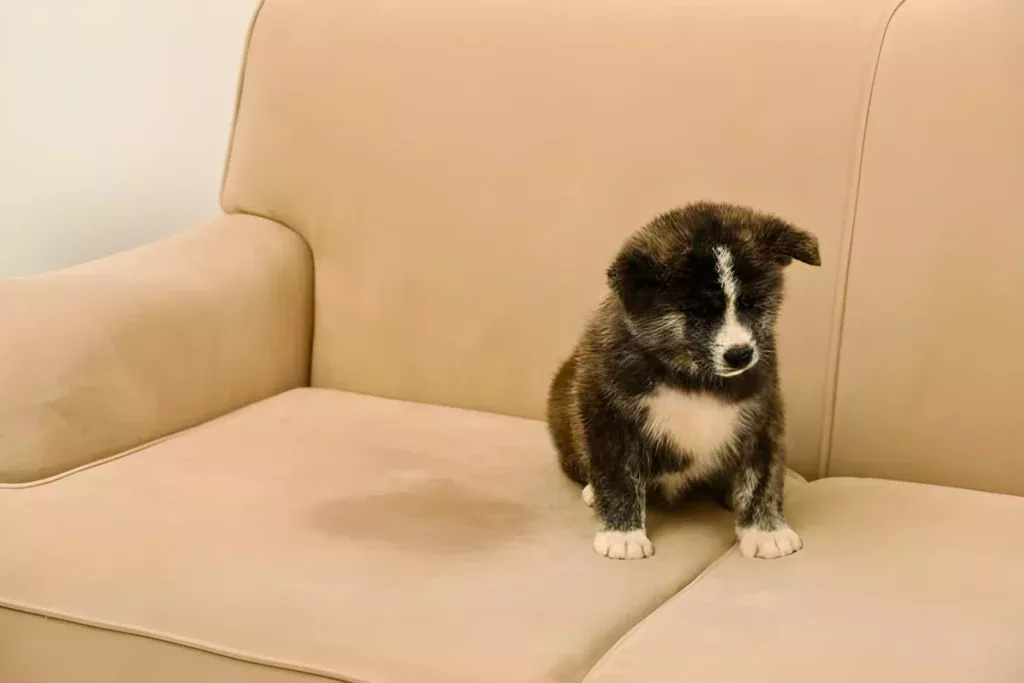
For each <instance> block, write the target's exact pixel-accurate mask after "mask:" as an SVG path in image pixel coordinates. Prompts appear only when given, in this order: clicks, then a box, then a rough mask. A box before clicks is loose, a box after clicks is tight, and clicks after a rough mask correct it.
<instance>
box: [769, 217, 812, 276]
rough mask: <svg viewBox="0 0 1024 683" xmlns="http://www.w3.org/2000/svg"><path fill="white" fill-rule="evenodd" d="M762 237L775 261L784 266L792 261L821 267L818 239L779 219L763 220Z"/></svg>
mask: <svg viewBox="0 0 1024 683" xmlns="http://www.w3.org/2000/svg"><path fill="white" fill-rule="evenodd" d="M764 237H765V241H766V242H767V244H768V248H769V249H770V250H771V252H772V254H774V256H775V258H776V260H778V262H779V263H781V264H782V265H784V266H788V265H789V264H790V262H791V261H792V260H793V259H796V260H797V261H800V262H801V263H806V264H807V265H810V266H820V265H821V254H820V253H819V252H818V238H817V237H815V236H814V235H812V234H811V233H809V232H806V231H804V230H801V229H800V228H797V227H794V226H793V225H791V224H789V223H787V222H786V221H784V220H782V219H781V218H777V217H775V216H768V217H767V218H766V219H765V222H764Z"/></svg>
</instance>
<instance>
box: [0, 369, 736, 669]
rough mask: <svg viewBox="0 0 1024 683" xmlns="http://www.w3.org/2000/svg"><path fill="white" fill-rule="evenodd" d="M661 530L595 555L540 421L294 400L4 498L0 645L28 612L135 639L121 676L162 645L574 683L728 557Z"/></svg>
mask: <svg viewBox="0 0 1024 683" xmlns="http://www.w3.org/2000/svg"><path fill="white" fill-rule="evenodd" d="M650 525H651V530H652V537H653V539H654V541H655V543H656V545H657V555H656V556H655V557H654V558H652V559H650V560H645V561H642V562H614V561H610V560H607V559H604V558H601V557H598V556H597V555H595V554H594V552H593V550H592V549H591V540H592V536H593V533H594V531H595V528H596V525H595V521H594V519H593V517H592V514H591V512H590V510H589V509H588V508H586V507H585V506H584V504H583V503H582V501H581V497H580V488H579V487H578V486H576V485H574V484H572V483H570V482H568V481H566V480H565V479H564V477H563V475H562V474H561V472H560V471H559V470H558V467H557V465H556V459H555V457H554V453H553V449H552V447H551V446H550V445H549V441H548V437H547V434H546V431H545V428H544V425H543V424H542V423H539V422H535V421H532V420H525V419H517V418H509V417H503V416H497V415H491V414H485V413H478V412H471V411H465V410H456V409H451V408H440V407H435V406H426V405H420V404H411V403H403V402H398V401H391V400H385V399H378V398H369V397H365V396H359V395H354V394H348V393H343V392H338V391H333V390H323V389H298V390H294V391H290V392H288V393H285V394H281V395H278V396H275V397H273V398H271V399H268V400H265V401H262V402H260V403H257V404H254V405H251V406H249V407H247V408H244V409H242V410H240V411H237V412H234V413H232V414H229V415H227V416H225V417H223V418H220V419H218V420H215V421H213V422H210V423H207V424H205V425H202V426H200V427H197V428H195V429H192V430H189V431H187V432H183V433H181V434H179V435H177V436H175V437H172V438H170V439H168V440H165V441H162V442H160V443H156V444H154V445H152V446H150V447H148V448H145V449H142V450H139V451H137V452H135V453H132V454H130V455H127V456H125V457H122V458H119V459H115V460H112V461H108V462H105V463H102V464H100V465H98V466H95V467H92V468H89V469H85V470H81V471H78V472H76V473H74V474H71V475H69V476H66V477H64V478H60V479H57V480H55V481H51V482H49V483H46V484H42V485H38V486H33V487H22V488H14V487H6V488H3V489H0V605H2V606H4V607H6V608H8V609H9V610H12V611H11V613H10V614H7V613H5V618H4V619H3V620H0V624H2V625H3V628H4V629H6V630H7V631H8V634H7V637H5V636H4V634H2V633H0V640H4V642H10V641H11V640H13V639H12V638H11V637H10V635H11V633H10V632H11V631H12V630H17V626H16V623H17V621H16V619H14V618H13V617H12V615H15V616H16V613H17V612H22V613H24V614H23V615H22V616H23V618H24V619H25V620H26V628H32V629H36V630H38V629H41V628H42V627H43V625H41V624H40V623H39V622H38V621H37V620H38V618H39V617H38V615H45V616H48V617H54V618H57V619H60V620H64V621H66V622H74V623H76V624H79V625H83V624H84V625H89V626H90V627H93V628H95V627H100V628H102V629H106V630H108V631H110V632H120V633H121V634H124V635H123V636H122V644H121V647H122V648H123V649H124V653H122V655H118V654H116V649H117V648H113V650H114V652H113V653H112V654H110V655H109V657H107V664H106V665H108V666H113V665H114V664H116V662H118V661H121V662H132V661H140V660H141V658H140V657H137V656H134V655H132V654H131V653H130V652H129V651H131V650H132V649H133V648H136V647H140V646H139V642H140V641H146V640H147V639H159V640H163V641H169V642H171V643H177V644H179V645H187V646H189V647H191V648H198V649H202V650H206V651H208V652H212V653H217V654H220V655H225V656H228V657H232V658H235V659H240V660H246V661H250V662H259V663H262V664H266V665H271V666H276V667H279V668H286V669H292V670H295V671H304V672H308V673H312V674H319V675H321V676H325V677H329V678H335V679H338V680H345V681H362V682H365V683H378V682H382V681H387V682H388V683H395V682H402V681H415V682H416V683H430V682H437V683H458V682H460V681H466V682H467V683H479V682H480V681H489V682H494V683H497V682H501V681H516V682H519V683H538V682H540V681H578V680H580V679H581V678H582V677H583V675H584V674H585V673H586V671H587V670H589V669H590V668H591V666H592V665H593V664H594V663H595V662H596V661H597V660H598V659H599V658H600V656H601V655H602V654H603V653H604V652H605V651H606V650H607V649H608V648H609V647H610V646H611V645H613V644H614V643H615V642H616V641H617V640H618V639H619V638H620V637H621V636H622V635H623V634H624V633H625V632H626V631H627V630H628V629H629V628H631V627H632V626H633V625H635V624H636V623H637V622H639V621H640V620H641V619H642V618H644V617H645V616H646V615H647V614H649V613H650V612H651V611H653V610H654V609H655V608H656V607H657V606H658V605H660V604H662V603H663V602H664V601H665V600H666V599H668V598H669V597H670V596H672V595H673V594H674V593H676V592H677V591H678V590H679V589H680V588H682V587H683V586H685V585H686V584H687V583H688V582H689V581H691V580H692V579H693V578H694V577H695V576H697V575H698V574H699V573H700V572H701V571H702V570H704V569H705V568H706V567H707V566H708V565H710V564H711V563H712V562H713V561H714V560H715V559H716V558H718V557H720V556H721V555H722V554H723V553H724V552H726V551H728V549H729V548H730V546H731V545H732V544H733V531H732V522H731V516H730V515H729V514H728V513H727V512H726V511H724V510H721V509H718V508H716V507H714V506H712V505H703V504H698V503H694V504H692V505H690V506H684V507H683V509H681V510H679V511H674V512H672V513H670V514H663V515H662V516H658V515H652V517H651V521H650ZM33 615H34V616H33ZM28 621H31V625H29V624H28ZM82 631H83V633H84V631H85V629H82ZM61 633H62V635H61V638H62V642H67V641H68V639H69V638H70V639H73V638H74V637H75V636H74V633H75V631H74V630H73V629H71V630H69V629H64V630H62V631H61ZM140 635H141V636H145V638H139V636H140ZM83 637H84V636H83ZM88 637H90V638H93V639H95V638H96V636H95V634H93V633H90V634H88ZM104 642H105V643H106V645H105V646H104V647H105V648H106V651H107V652H111V646H110V640H109V638H108V639H105V640H104ZM180 649H187V648H180ZM10 661H13V660H10V659H8V662H10ZM161 661H165V662H166V661H174V658H173V657H172V656H171V655H167V656H166V658H165V659H162V660H161ZM196 661H198V660H195V659H194V658H193V660H190V662H191V663H190V664H189V666H190V667H192V668H191V669H189V678H188V679H187V680H206V679H205V678H199V679H197V678H196V676H197V674H196V673H195V671H196V670H197V668H196V667H199V666H200V665H199V664H196ZM112 662H113V664H112ZM6 666H12V664H10V663H9V664H7V665H6ZM20 666H21V667H23V668H22V669H21V670H19V671H18V672H16V673H19V674H20V676H21V679H22V680H25V679H26V678H32V676H31V675H30V674H27V673H26V671H27V670H28V669H26V668H25V667H30V666H31V665H30V663H29V664H26V663H25V662H24V661H23V660H22V661H21V664H20ZM97 666H98V664H97ZM167 666H170V665H169V664H168V665H167ZM4 667H5V664H4V662H3V660H0V680H14V679H15V678H18V677H17V676H13V673H12V672H11V671H8V672H6V673H5V672H4ZM113 671H117V672H119V673H117V674H116V676H113V677H109V678H106V679H104V680H115V679H116V680H122V677H124V676H126V675H127V674H125V673H124V671H122V670H120V669H113ZM165 674H167V671H164V672H163V673H161V674H160V675H161V676H164V675H165ZM154 675H156V674H154V673H153V672H150V671H146V672H145V673H144V675H142V674H138V677H137V678H131V677H130V676H129V677H128V678H123V680H147V681H149V680H157V679H154V678H153V676H154ZM168 675H169V674H168ZM35 679H36V680H39V677H38V676H36V677H35ZM86 680H90V679H88V678H87V679H86ZM97 680H99V679H97ZM158 680H165V678H159V679H158ZM166 680H174V678H173V676H171V677H169V678H166ZM179 680H186V678H179ZM210 680H213V679H212V678H211V679H210ZM217 680H222V679H220V678H218V679H217ZM261 680H262V679H261ZM268 680H269V679H268ZM274 680H276V679H274Z"/></svg>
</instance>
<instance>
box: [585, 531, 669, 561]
mask: <svg viewBox="0 0 1024 683" xmlns="http://www.w3.org/2000/svg"><path fill="white" fill-rule="evenodd" d="M594 550H595V551H596V552H597V554H598V555H604V556H605V557H610V558H611V559H613V560H641V559H643V558H645V557H650V556H651V555H653V554H654V544H652V543H651V539H649V538H647V534H645V533H644V530H643V529H633V530H632V531H600V532H598V534H597V536H594Z"/></svg>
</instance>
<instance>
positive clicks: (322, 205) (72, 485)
mask: <svg viewBox="0 0 1024 683" xmlns="http://www.w3.org/2000/svg"><path fill="white" fill-rule="evenodd" d="M1022 74H1024V3H1022V2H1020V1H1019V0H984V1H978V0H907V1H906V2H901V1H900V0H720V1H717V2H678V1H677V0H632V1H628V2H627V1H626V0H610V1H607V2H604V1H594V0H586V1H584V0H522V1H520V2H508V3H502V2H484V1H482V0H440V1H438V2H431V3H418V2H413V1H412V0H395V1H394V2H369V1H364V2H358V1H356V2H334V1H331V0H267V1H266V2H265V3H264V5H263V7H262V9H261V10H260V11H259V13H258V16H257V19H256V20H255V23H254V26H253V30H252V33H251V38H250V42H249V46H248V50H247V56H246V60H245V67H244V72H243V77H242V81H241V86H240V89H239V93H240V94H239V104H238V111H237V117H236V120H235V124H234V132H233V135H232V140H231V147H230V154H229V156H228V160H227V164H226V171H225V176H224V185H223V195H222V205H223V209H224V213H225V215H224V216H223V217H222V218H220V219H218V220H215V221H213V222H211V223H209V224H207V225H203V226H200V227H198V228H196V229H193V230H191V231H188V232H184V233H182V234H180V235H178V236H176V237H173V238H171V239H168V240H166V241H163V242H160V243H157V244H154V245H150V246H147V247H144V248H141V249H137V250H134V251H130V252H127V253H123V254H119V255H116V256H113V257H110V258H107V259H103V260H100V261H96V262H93V263H89V264H86V265H82V266H79V267H75V268H71V269H69V270H64V271H61V272H57V273H53V274H48V275H44V276H40V277H34V278H28V279H20V280H12V281H5V282H0V312H2V316H0V321H2V333H0V481H3V482H4V483H3V484H2V486H0V606H2V608H0V681H3V682H4V683H43V682H45V683H52V682H60V683H70V682H73V681H88V682H89V683H99V682H103V683H107V682H118V683H120V682H131V683H140V682H141V683H150V682H154V683H155V682H159V683H170V682H175V683H177V682H181V681H189V682H193V681H197V682H220V681H231V682H234V681H239V682H241V681H245V682H253V683H284V682H288V683H291V682H296V683H298V682H300V681H302V682H313V681H322V680H338V681H347V682H350V683H357V682H358V683H482V682H486V683H503V682H509V683H511V682H517V683H540V682H544V681H559V682H577V681H586V682H587V683H626V682H630V681H643V682H644V683H648V682H660V681H664V682H666V683H667V682H669V681H673V682H674V681H722V682H726V683H732V682H734V681H755V680H756V681H771V682H775V681H778V682H786V683H803V682H806V683H812V682H813V683H822V682H826V683H828V682H838V683H844V682H847V681H848V682H850V683H854V682H857V683H864V682H868V681H870V682H871V683H880V682H894V683H895V682H900V683H904V682H916V681H928V682H929V683H937V682H954V681H956V682H961V681H962V682H965V683H991V682H1001V683H1002V682H1005V683H1013V682H1017V683H1020V682H1021V681H1024V590H1022V583H1021V576H1022V571H1024V499H1022V498H1020V497H1017V496H1019V495H1021V494H1024V429H1022V428H1021V418H1020V413H1021V406H1022V404H1024V401H1022V392H1024V359H1022V358H1021V356H1020V339H1021V337H1022V334H1024V303H1022V302H1024V299H1022V296H1021V289H1022V287H1024V270H1022V268H1021V266H1020V262H1021V258H1022V256H1024V237H1022V235H1024V231H1022V230H1021V220H1022V218H1021V210H1020V208H1019V203H1020V202H1019V199H1018V193H1019V192H1020V189H1021V187H1024V89H1022V83H1024V80H1022V79H1024V76H1022ZM699 198H706V199H714V200H723V201H736V202H740V203H745V204H750V205H753V206H756V207H758V208H762V209H767V210H771V211H775V212H777V213H780V214H782V215H784V216H785V217H786V218H788V219H791V220H793V221H794V222H796V223H797V224H799V225H800V226H802V227H805V228H807V229H810V230H812V231H814V232H815V233H816V234H817V235H818V237H819V238H820V241H821V246H822V256H823V260H824V262H825V265H824V267H823V268H822V269H810V268H806V269H792V270H791V271H790V278H791V279H790V294H789V298H788V301H787V303H786V306H785V313H784V319H783V320H782V322H781V346H782V365H783V381H784V390H785V394H786V397H787V401H788V406H789V414H790V419H789V441H790V446H791V458H790V466H791V468H792V469H793V470H794V472H795V473H798V474H799V475H803V477H804V478H806V479H807V480H810V483H807V482H806V481H803V480H802V479H800V478H799V477H798V476H797V474H794V476H793V478H792V481H791V483H790V486H789V487H788V489H787V507H788V515H789V519H790V520H791V522H792V524H793V526H794V527H795V528H796V529H797V530H798V531H799V533H800V534H801V535H802V537H803V539H804V541H805V547H804V549H803V550H802V551H801V552H799V553H797V554H796V555H793V556H791V557H788V558H785V559H781V560H776V561H765V560H750V559H744V558H741V557H740V556H739V554H738V552H737V551H736V550H735V549H734V548H733V543H734V538H733V530H732V522H731V519H730V515H729V513H727V512H725V511H724V510H721V509H718V508H716V507H715V506H713V505H711V504H706V503H700V502H694V503H691V504H688V505H685V506H683V507H682V508H681V509H679V510H675V511H661V512H658V513H657V514H656V515H654V516H652V520H651V522H650V528H651V533H652V537H653V539H654V541H655V543H656V544H657V547H658V554H657V556H655V557H654V558H652V559H648V560H644V561H639V562H614V561H609V560H606V559H603V558H600V557H598V556H597V555H595V554H594V553H593V551H592V550H591V538H592V534H593V532H594V530H595V522H594V520H593V518H592V515H591V512H590V511H589V510H588V509H587V508H586V507H585V506H584V505H583V503H582V502H581V501H580V492H579V489H578V487H576V486H575V485H573V484H571V483H570V482H568V481H566V480H565V479H564V477H563V476H562V475H561V473H560V472H559V470H558V467H557V466H556V464H555V457H554V452H553V449H552V446H551V445H550V444H549V441H548V437H547V435H546V433H545V427H544V425H543V424H542V423H541V422H539V421H538V418H539V417H540V416H541V415H542V414H543V404H544V399H545V389H546V385H547V382H548V380H549V378H550V375H551V373H552V372H553V370H554V369H555V368H556V366H557V364H558V362H559V361H560V360H561V359H562V358H563V357H564V356H565V354H566V353H568V351H569V349H570V347H571V345H572V342H573V340H574V338H575V336H576V334H577V333H578V331H579V329H580V326H581V324H582V322H583V320H584V317H585V315H586V314H587V312H588V311H589V310H590V309H591V307H592V306H593V304H594V303H595V301H596V300H597V298H598V297H599V296H600V295H601V292H602V291H603V288H604V282H603V273H604V269H605V266H606V265H607V263H608V261H609V259H610V257H611V255H612V254H613V252H614V250H615V249H616V247H617V246H618V245H619V243H620V241H621V240H622V239H623V238H624V237H625V236H626V235H627V234H628V233H629V232H630V231H632V230H633V229H635V228H636V227H638V226H640V225H641V224H642V223H643V222H644V221H646V220H647V219H648V218H650V217H651V216H652V215H654V214H655V213H657V212H659V211H662V210H665V209H667V208H670V207H673V206H676V205H679V204H682V203H685V202H687V201H690V200H694V199H699Z"/></svg>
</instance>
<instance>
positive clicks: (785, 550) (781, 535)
mask: <svg viewBox="0 0 1024 683" xmlns="http://www.w3.org/2000/svg"><path fill="white" fill-rule="evenodd" d="M736 534H737V535H738V536H739V539H740V554H741V555H743V557H763V558H764V559H766V560H773V559H775V558H776V557H785V556H786V555H792V554H793V553H795V552H796V551H797V550H800V548H803V547H804V542H803V541H802V540H800V537H799V536H797V534H796V532H795V531H793V530H792V529H790V528H789V527H788V526H784V527H780V528H778V529H776V530H775V531H761V530H760V529H757V528H755V527H747V528H746V529H738V530H737V532H736Z"/></svg>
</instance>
